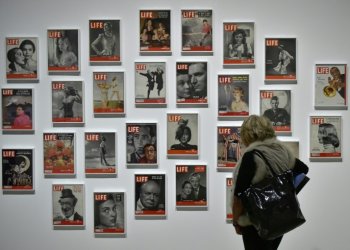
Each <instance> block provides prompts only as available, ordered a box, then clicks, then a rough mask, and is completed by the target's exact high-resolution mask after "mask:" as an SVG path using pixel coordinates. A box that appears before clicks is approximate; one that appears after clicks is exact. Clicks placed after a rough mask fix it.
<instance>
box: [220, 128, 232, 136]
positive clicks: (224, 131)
mask: <svg viewBox="0 0 350 250" xmlns="http://www.w3.org/2000/svg"><path fill="white" fill-rule="evenodd" d="M229 134H231V129H230V128H219V135H229Z"/></svg>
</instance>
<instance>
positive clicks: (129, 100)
mask: <svg viewBox="0 0 350 250" xmlns="http://www.w3.org/2000/svg"><path fill="white" fill-rule="evenodd" d="M186 8H187V9H188V8H194V9H206V8H208V9H213V20H214V21H213V38H214V53H213V55H209V56H208V55H186V56H183V55H182V54H181V24H180V10H181V9H186ZM139 9H171V15H172V16H171V18H172V23H171V25H172V26H171V28H172V33H171V36H172V38H171V42H172V53H171V54H170V55H159V54H157V55H140V53H139V47H138V46H139V43H138V42H139V39H138V37H139V23H138V20H139V19H138V14H139ZM349 9H350V2H348V1H347V0H328V1H326V0H320V1H302V0H295V1H277V0H266V1H258V0H252V1H242V0H237V1H228V0H225V1H209V0H201V1H198V0H193V1H185V0H178V1H162V0H152V1H120V0H113V1H112V0H103V1H68V0H61V1H52V0H37V1H35V0H27V1H24V0H12V1H6V0H1V2H0V19H1V22H0V79H1V82H0V83H1V87H2V88H4V87H8V86H11V87H27V86H29V87H32V88H34V92H35V98H34V99H35V132H34V134H4V133H1V134H0V145H1V148H3V147H8V146H11V147H34V149H35V166H34V167H35V192H34V193H33V194H5V193H0V249H4V250H17V249H33V250H34V249H52V250H58V249H73V248H74V249H91V250H92V249H116V248H118V249H123V250H124V249H125V250H128V249H153V250H158V249H171V250H177V249H183V250H185V249H205V250H211V249H222V250H226V249H227V250H228V249H243V244H242V240H241V237H240V236H237V235H235V233H234V229H233V227H232V226H231V225H230V224H228V223H227V222H226V220H225V216H226V214H225V213H226V211H225V209H226V200H225V197H226V194H225V179H226V177H230V176H231V173H230V172H221V171H217V169H216V145H217V135H216V128H217V126H218V125H237V126H239V125H241V123H242V120H240V119H235V120H233V121H222V120H218V118H217V75H218V74H222V73H227V74H230V73H232V74H249V75H250V90H249V94H250V98H249V102H250V112H251V113H252V114H259V112H260V111H259V90H261V89H269V88H274V89H288V90H291V95H292V135H291V136H283V137H281V138H280V139H281V140H287V141H288V140H298V141H299V147H300V158H301V159H302V160H303V161H304V162H305V163H307V164H308V166H309V168H310V172H309V177H310V178H311V182H310V183H309V184H308V185H307V186H306V188H305V189H304V190H303V191H302V192H301V193H300V194H299V199H300V203H301V207H302V210H303V212H304V215H305V217H306V219H307V223H306V224H305V225H303V226H302V227H300V228H298V229H296V230H295V231H293V232H291V233H288V234H287V235H286V236H285V237H284V238H283V241H282V243H281V247H280V249H285V250H294V249H312V250H316V249H317V250H328V249H339V250H343V249H345V248H346V247H347V245H348V239H347V238H348V225H349V223H350V217H349V216H348V211H349V210H350V202H349V199H347V190H348V178H347V176H349V175H350V170H349V168H348V167H349V164H350V158H349V147H350V145H349V138H350V134H349V130H348V127H349V124H350V116H349V111H348V110H338V111H334V110H315V108H314V82H315V79H314V78H315V77H314V68H315V64H317V63H345V64H348V63H349V59H350V51H349V48H348V40H349V39H350V34H349V32H348V30H349V27H348V26H349V23H350V18H349V15H348V10H349ZM106 18H114V19H120V20H121V56H122V63H121V65H118V66H91V65H90V64H89V61H88V59H89V56H88V55H89V54H88V51H89V44H88V40H89V36H88V35H89V30H88V21H89V19H106ZM224 21H251V22H255V61H256V64H255V68H224V67H223V65H222V51H223V45H222V43H223V31H222V23H223V22H224ZM50 28H76V29H80V38H81V39H80V41H81V44H80V45H81V50H80V51H81V57H80V59H81V73H80V75H78V76H67V75H48V73H47V40H46V32H47V29H50ZM7 36H37V37H39V71H40V80H39V82H38V83H7V81H6V74H5V73H6V71H5V68H6V65H5V56H6V55H5V37H7ZM265 37H295V38H296V39H297V58H298V59H297V84H287V85H282V84H278V85H273V86H271V85H266V84H265V83H264V57H265V56H264V49H265V47H264V39H265ZM137 60H138V61H140V60H161V61H165V62H166V64H167V83H168V86H167V106H166V107H160V108H153V107H152V108H140V107H135V104H134V101H133V100H134V82H133V81H134V67H133V66H134V62H135V61H137ZM181 60H205V61H207V62H208V68H209V70H208V78H209V89H208V92H209V94H208V98H209V105H208V107H204V108H203V107H201V108H197V107H190V108H178V107H177V106H176V96H175V83H176V81H175V78H176V72H175V64H176V61H181ZM99 70H100V71H102V70H105V71H113V70H118V71H119V70H122V71H125V83H126V84H125V86H126V87H125V88H126V116H125V117H118V118H115V117H113V118H111V117H108V118H96V117H94V116H93V112H92V87H91V86H92V72H93V71H99ZM71 79H74V80H82V81H84V82H85V125H84V126H83V127H53V125H52V123H51V97H50V95H51V89H50V83H51V81H53V80H71ZM89 86H90V87H89ZM347 93H349V91H347ZM182 111H183V112H198V114H199V124H200V125H199V137H200V140H199V141H200V144H199V149H200V155H199V158H198V160H179V159H168V158H167V156H166V148H167V144H166V135H167V134H166V129H167V128H166V113H167V112H182ZM311 115H337V116H338V115H339V116H342V125H343V132H342V135H341V138H342V154H343V158H342V161H340V162H310V160H309V133H310V132H309V117H310V116H311ZM126 122H157V123H158V133H159V135H158V143H159V144H158V147H159V153H158V156H159V166H158V168H152V169H140V168H127V167H126V149H125V146H124V145H125V143H126V136H125V124H126ZM94 130H98V131H103V130H108V131H116V132H117V164H118V175H117V177H114V178H86V177H85V174H84V143H83V140H84V132H85V131H94ZM46 131H62V132H63V131H70V132H71V131H73V132H75V133H76V136H77V141H76V142H77V144H76V145H77V158H76V159H77V175H76V177H75V178H69V179H67V178H45V177H44V174H43V149H42V148H43V141H42V133H43V132H46ZM176 163H196V164H197V163H200V164H207V166H208V188H209V192H208V208H207V209H201V210H185V211H182V210H177V209H176V208H175V190H176V187H175V170H174V167H175V164H176ZM135 173H165V174H166V176H167V177H166V178H167V187H166V191H167V206H168V212H167V217H166V219H147V220H145V219H136V218H135V216H134V179H133V178H134V174H135ZM56 183H67V184H68V183H82V184H85V206H86V211H85V218H86V224H85V229H83V230H55V229H53V227H52V223H51V220H52V194H51V187H52V184H56ZM95 191H96V192H97V191H124V192H126V232H127V233H126V235H125V237H105V238H100V237H95V236H94V233H93V200H92V199H93V195H92V194H93V192H95Z"/></svg>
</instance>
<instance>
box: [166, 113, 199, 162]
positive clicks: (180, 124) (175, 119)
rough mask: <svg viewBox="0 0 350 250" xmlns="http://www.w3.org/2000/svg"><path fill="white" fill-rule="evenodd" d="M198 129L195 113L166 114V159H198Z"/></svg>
mask: <svg viewBox="0 0 350 250" xmlns="http://www.w3.org/2000/svg"><path fill="white" fill-rule="evenodd" d="M198 128H199V126H198V114H197V113H168V114H167V149H168V150H167V152H168V157H172V156H174V157H186V156H187V157H188V156H189V157H198V155H199V149H198V145H199V129H198Z"/></svg>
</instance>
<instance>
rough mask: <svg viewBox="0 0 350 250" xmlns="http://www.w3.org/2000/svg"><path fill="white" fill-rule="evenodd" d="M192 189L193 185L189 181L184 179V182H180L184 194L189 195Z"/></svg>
mask: <svg viewBox="0 0 350 250" xmlns="http://www.w3.org/2000/svg"><path fill="white" fill-rule="evenodd" d="M192 190H193V187H192V184H191V183H190V182H189V181H184V183H182V193H184V194H185V195H190V194H191V193H192Z"/></svg>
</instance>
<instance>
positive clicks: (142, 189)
mask: <svg viewBox="0 0 350 250" xmlns="http://www.w3.org/2000/svg"><path fill="white" fill-rule="evenodd" d="M166 213H167V209H166V179H165V174H135V216H137V217H139V216H140V217H144V216H146V217H147V216H156V217H165V216H166Z"/></svg>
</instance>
